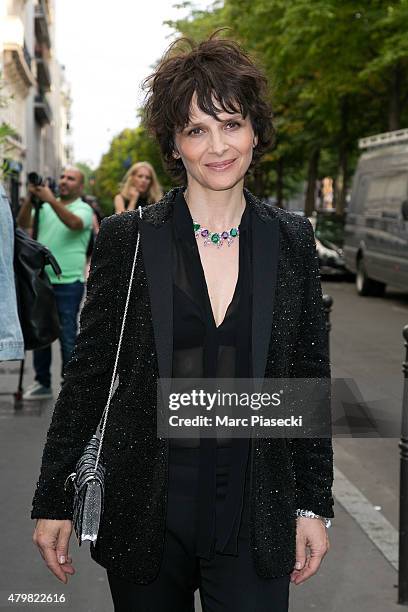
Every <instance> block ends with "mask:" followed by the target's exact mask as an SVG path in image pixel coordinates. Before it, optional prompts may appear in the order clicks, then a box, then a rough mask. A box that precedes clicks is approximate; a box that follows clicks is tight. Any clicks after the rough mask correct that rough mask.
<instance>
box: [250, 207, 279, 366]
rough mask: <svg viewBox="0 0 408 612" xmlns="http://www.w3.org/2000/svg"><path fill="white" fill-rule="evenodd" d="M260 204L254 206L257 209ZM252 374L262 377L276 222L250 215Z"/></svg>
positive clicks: (272, 286) (276, 245)
mask: <svg viewBox="0 0 408 612" xmlns="http://www.w3.org/2000/svg"><path fill="white" fill-rule="evenodd" d="M259 205H262V203H259V204H257V206H256V207H255V210H256V208H257V207H258V206H259ZM252 256H253V258H252V274H253V302H252V373H253V377H254V378H263V377H264V376H265V367H266V360H267V356H268V348H269V343H270V338H271V332H272V317H273V308H274V301H275V293H276V279H277V272H278V256H279V221H278V219H276V218H270V217H268V218H261V216H259V215H258V214H255V215H253V224H252Z"/></svg>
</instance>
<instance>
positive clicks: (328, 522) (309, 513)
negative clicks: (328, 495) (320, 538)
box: [296, 508, 332, 529]
mask: <svg viewBox="0 0 408 612" xmlns="http://www.w3.org/2000/svg"><path fill="white" fill-rule="evenodd" d="M301 516H302V517H304V518H317V519H320V520H321V521H322V522H323V524H324V526H325V527H326V528H327V529H328V528H329V527H331V524H332V523H331V520H330V519H329V518H326V517H325V516H320V514H315V513H314V512H312V510H301V509H299V508H298V509H297V510H296V517H297V518H299V517H301Z"/></svg>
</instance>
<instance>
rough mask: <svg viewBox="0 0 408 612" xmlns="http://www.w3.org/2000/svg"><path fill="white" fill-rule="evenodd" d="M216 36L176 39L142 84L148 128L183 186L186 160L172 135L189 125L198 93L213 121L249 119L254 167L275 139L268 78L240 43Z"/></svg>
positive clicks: (204, 110)
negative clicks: (236, 116) (224, 116)
mask: <svg viewBox="0 0 408 612" xmlns="http://www.w3.org/2000/svg"><path fill="white" fill-rule="evenodd" d="M217 33H218V30H217V32H215V33H214V34H212V36H210V38H209V39H208V40H205V41H203V42H200V43H195V42H194V41H192V40H190V39H189V38H185V37H183V38H180V39H178V40H176V41H175V42H174V43H172V44H171V45H170V47H169V48H168V50H167V52H166V53H165V55H164V56H163V58H162V59H161V60H160V62H159V64H158V66H157V67H156V69H155V71H154V72H153V73H152V74H151V75H150V76H148V77H147V78H146V79H145V80H144V82H143V87H144V89H145V90H147V93H146V98H145V104H144V112H143V116H144V122H145V125H146V127H147V129H148V130H149V132H150V133H151V134H152V135H153V136H155V137H156V138H157V140H158V142H159V145H160V149H161V153H162V156H163V159H164V162H165V164H166V166H167V169H168V171H169V173H170V174H171V175H172V176H173V177H174V178H176V179H178V180H179V181H181V182H186V179H187V175H186V171H185V168H184V165H183V162H182V160H181V159H175V158H174V157H173V151H174V146H175V145H174V134H175V132H177V131H181V130H183V129H184V128H185V127H186V125H187V124H188V122H189V116H190V105H191V99H192V97H193V94H194V92H196V94H197V103H198V106H199V108H200V110H201V111H203V112H204V113H207V114H208V115H211V116H212V117H214V118H215V119H218V117H217V113H220V112H222V111H224V112H227V113H236V112H239V113H241V114H242V116H243V117H244V118H245V117H246V116H247V115H249V118H250V120H251V124H252V128H253V130H254V133H255V134H256V135H257V136H258V144H257V146H256V147H255V149H254V154H253V159H252V163H251V167H252V166H253V165H254V164H255V163H256V162H257V161H258V160H259V159H260V157H261V156H262V155H263V153H264V152H265V151H266V150H267V149H268V148H270V147H271V145H272V144H273V141H274V136H275V133H274V128H273V124H272V110H271V107H270V105H269V103H268V101H267V80H266V78H265V76H264V74H263V73H262V72H261V70H260V69H259V68H258V67H257V66H256V65H255V64H254V62H253V61H252V60H251V59H250V57H249V56H248V54H247V53H246V52H245V51H244V50H243V49H242V48H241V47H240V46H239V45H238V44H237V43H236V42H234V41H232V40H226V39H219V38H215V36H216V34H217Z"/></svg>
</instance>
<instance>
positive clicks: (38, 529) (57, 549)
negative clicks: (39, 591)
mask: <svg viewBox="0 0 408 612" xmlns="http://www.w3.org/2000/svg"><path fill="white" fill-rule="evenodd" d="M71 532H72V521H69V520H62V521H59V520H54V519H38V520H37V523H36V526H35V530H34V534H33V542H34V544H35V545H36V546H38V549H39V551H40V553H41V556H42V558H43V559H44V561H45V564H46V566H47V567H48V569H49V570H50V571H51V572H52V573H53V574H54V575H55V576H56V577H57V578H58V579H59V580H61V582H63V583H64V584H66V583H67V582H68V576H67V574H71V575H72V574H75V569H74V567H73V565H72V559H71V557H69V555H68V548H69V538H70V537H71Z"/></svg>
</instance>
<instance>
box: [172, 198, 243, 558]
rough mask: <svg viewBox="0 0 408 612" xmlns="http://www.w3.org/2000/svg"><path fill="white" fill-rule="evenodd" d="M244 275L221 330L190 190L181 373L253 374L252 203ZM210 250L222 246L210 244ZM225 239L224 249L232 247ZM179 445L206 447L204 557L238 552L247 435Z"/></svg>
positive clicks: (178, 214)
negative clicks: (224, 465)
mask: <svg viewBox="0 0 408 612" xmlns="http://www.w3.org/2000/svg"><path fill="white" fill-rule="evenodd" d="M238 240H239V272H238V280H237V284H236V287H235V291H234V294H233V298H232V300H231V302H230V304H229V306H228V309H227V311H226V314H225V317H224V320H223V321H222V323H221V324H220V325H219V326H218V327H217V326H216V323H215V320H214V315H213V311H212V307H211V302H210V298H209V294H208V289H207V284H206V280H205V275H204V270H203V267H202V264H201V259H200V254H199V250H198V246H197V239H196V237H195V235H194V229H193V219H192V217H191V214H190V211H189V208H188V206H187V203H186V201H185V199H184V195H183V193H182V192H180V193H179V195H178V197H177V199H176V201H175V203H174V215H173V289H174V301H173V324H174V336H173V378H190V377H191V378H220V377H223V378H234V377H237V378H250V377H251V375H252V368H251V305H252V286H251V211H250V208H249V207H248V204H247V205H246V208H245V210H244V212H243V214H242V218H241V223H240V225H239V238H238ZM206 248H217V247H216V246H215V245H213V244H209V245H208V246H207V247H206ZM227 248H228V246H227V245H226V244H224V245H223V246H222V247H221V249H227ZM170 446H171V447H177V448H178V449H180V448H184V449H185V452H188V449H191V448H194V447H197V446H199V448H200V450H199V456H200V465H199V494H198V495H199V498H198V508H199V510H198V514H199V515H198V517H197V518H198V540H197V551H196V554H197V555H198V556H200V557H204V558H207V559H209V558H211V557H212V556H213V554H214V552H215V551H217V552H223V553H228V554H238V547H237V538H238V533H239V527H240V521H241V514H242V507H243V499H244V485H245V470H246V467H247V461H248V457H249V440H247V439H237V438H235V439H231V438H228V439H226V438H218V439H209V438H201V439H171V440H170ZM219 447H224V449H223V453H224V454H225V452H226V451H225V448H228V449H229V450H228V451H227V452H228V455H229V469H228V473H227V474H226V477H227V490H226V495H225V500H224V506H223V511H222V513H221V516H218V515H216V497H217V480H216V466H217V449H218V448H219Z"/></svg>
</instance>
